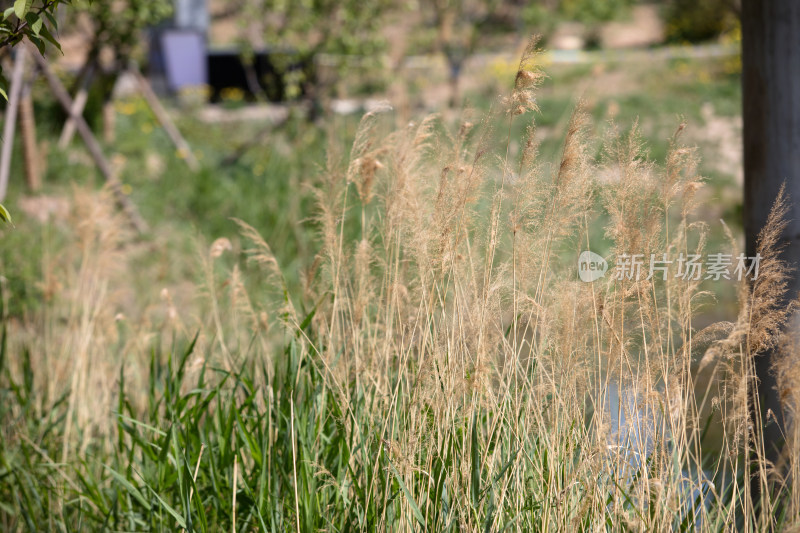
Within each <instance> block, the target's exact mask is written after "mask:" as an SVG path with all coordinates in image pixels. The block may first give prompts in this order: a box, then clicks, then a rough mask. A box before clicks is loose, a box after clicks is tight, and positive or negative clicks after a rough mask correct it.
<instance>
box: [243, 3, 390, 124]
mask: <svg viewBox="0 0 800 533" xmlns="http://www.w3.org/2000/svg"><path fill="white" fill-rule="evenodd" d="M392 5H393V2H392V0H293V1H290V2H287V1H285V0H241V9H240V10H239V14H240V20H241V24H242V27H243V32H242V39H241V44H242V46H243V47H245V51H246V52H247V49H248V48H249V52H250V53H252V51H253V50H254V49H256V48H258V47H261V46H263V47H266V48H267V49H268V51H269V52H270V59H271V60H272V61H273V64H274V65H275V66H276V67H277V68H278V69H279V70H280V71H281V73H282V75H283V77H284V80H285V82H287V84H288V89H289V95H290V96H292V95H294V96H298V95H299V94H300V92H301V91H302V92H303V93H304V94H305V95H306V96H307V97H308V98H309V99H310V100H311V102H312V104H313V107H314V109H313V111H312V117H313V116H316V114H317V113H318V112H319V110H320V105H321V98H322V97H324V96H325V93H326V92H327V90H328V89H330V87H331V86H332V85H333V84H334V83H335V81H336V80H335V79H333V80H331V79H322V77H321V76H320V75H319V71H318V68H317V65H318V59H319V56H320V55H321V54H335V55H336V58H335V61H333V62H331V64H330V65H328V66H329V67H330V69H331V70H332V71H333V72H334V73H335V74H336V75H337V76H339V75H341V74H342V73H343V72H345V71H346V70H347V68H348V67H349V66H350V62H349V61H348V56H356V55H357V56H358V60H359V62H360V66H361V67H362V68H370V67H372V68H381V67H382V61H383V57H382V52H383V50H384V48H385V39H384V37H383V29H384V28H383V24H382V23H383V20H384V15H385V13H386V10H387V9H389V8H390V7H391V6H392ZM298 66H302V68H300V69H299V68H297V67H298Z"/></svg>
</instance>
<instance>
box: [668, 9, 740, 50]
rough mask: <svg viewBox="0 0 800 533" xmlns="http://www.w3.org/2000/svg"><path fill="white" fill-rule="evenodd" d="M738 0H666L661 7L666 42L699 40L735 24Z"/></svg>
mask: <svg viewBox="0 0 800 533" xmlns="http://www.w3.org/2000/svg"><path fill="white" fill-rule="evenodd" d="M740 9H741V7H740V2H739V0H703V1H702V2H698V1H697V0H667V1H666V2H664V6H663V17H664V24H665V38H666V40H667V42H673V43H681V42H690V43H696V42H702V41H708V40H710V39H715V38H717V37H719V36H720V35H721V34H722V33H724V32H725V31H727V30H730V29H731V28H732V27H733V26H734V25H736V24H738V17H737V15H738V13H739V11H740Z"/></svg>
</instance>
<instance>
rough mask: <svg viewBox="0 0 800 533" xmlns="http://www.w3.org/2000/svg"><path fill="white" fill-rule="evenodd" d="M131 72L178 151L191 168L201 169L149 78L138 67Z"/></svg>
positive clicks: (133, 67) (132, 68) (131, 69)
mask: <svg viewBox="0 0 800 533" xmlns="http://www.w3.org/2000/svg"><path fill="white" fill-rule="evenodd" d="M130 72H131V74H132V75H133V76H134V77H135V78H136V81H137V82H138V83H139V89H140V90H141V91H142V96H144V99H145V100H146V101H147V105H149V106H150V109H151V110H152V111H153V114H154V115H155V117H156V119H157V120H158V122H159V123H160V124H161V127H162V128H164V131H166V132H167V135H168V136H169V138H170V139H171V140H172V143H173V144H174V145H175V147H176V148H177V149H178V152H179V153H180V154H181V156H182V158H183V159H185V160H186V164H187V165H189V168H190V169H191V170H194V171H196V170H199V169H200V163H199V162H198V161H197V158H196V157H195V156H194V152H192V149H191V147H190V146H189V143H188V142H186V139H184V138H183V135H181V132H180V131H179V130H178V128H177V126H175V123H174V122H173V121H172V119H171V118H170V116H169V114H168V113H167V110H166V109H164V106H162V105H161V101H160V100H159V99H158V96H156V93H155V92H153V88H152V87H151V86H150V82H148V81H147V79H145V77H144V76H142V73H141V72H140V71H139V69H138V68H137V67H135V66H132V67H131V68H130Z"/></svg>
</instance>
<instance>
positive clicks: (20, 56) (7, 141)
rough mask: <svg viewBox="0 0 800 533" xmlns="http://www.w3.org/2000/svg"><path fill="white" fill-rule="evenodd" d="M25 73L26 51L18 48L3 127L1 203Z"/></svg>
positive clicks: (9, 168)
mask: <svg viewBox="0 0 800 533" xmlns="http://www.w3.org/2000/svg"><path fill="white" fill-rule="evenodd" d="M24 73H25V50H24V49H23V48H22V47H18V48H17V56H16V58H15V59H14V72H13V74H12V75H11V94H10V95H9V97H8V106H7V107H6V122H5V124H4V125H3V140H2V142H3V148H2V151H0V202H1V201H3V200H4V199H5V197H6V192H7V191H8V177H9V174H10V173H11V154H12V152H13V149H14V133H15V128H16V124H17V110H18V109H19V100H20V95H21V93H22V84H23V83H24V81H23V75H24Z"/></svg>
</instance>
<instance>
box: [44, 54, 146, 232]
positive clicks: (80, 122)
mask: <svg viewBox="0 0 800 533" xmlns="http://www.w3.org/2000/svg"><path fill="white" fill-rule="evenodd" d="M29 46H30V45H29ZM32 52H33V51H32ZM31 56H33V58H34V60H35V61H36V64H37V65H39V68H41V70H42V73H43V74H44V76H45V78H46V79H47V83H48V84H49V85H50V90H51V91H52V92H53V96H55V97H56V100H58V101H59V103H60V104H61V106H62V107H63V108H64V110H65V111H67V112H69V110H70V109H72V105H73V102H72V98H70V96H69V93H68V92H67V90H66V89H65V88H64V86H63V85H62V84H61V81H60V80H59V79H58V77H57V76H56V75H55V74H54V73H53V71H52V69H51V68H50V65H49V64H48V63H47V60H46V59H45V58H43V57H42V56H41V55H39V54H38V53H31ZM75 127H76V129H77V130H78V134H79V135H80V136H81V138H82V139H83V142H84V143H85V144H86V148H87V149H88V150H89V155H91V156H92V159H93V160H94V163H95V165H96V166H97V169H98V170H99V171H100V174H102V175H103V178H104V179H105V180H106V182H107V183H108V185H109V187H110V188H111V191H112V192H113V193H114V197H115V198H116V200H117V203H118V204H119V206H120V208H121V209H122V210H123V212H125V214H127V215H128V218H130V221H131V224H132V225H133V227H134V228H135V229H136V231H138V232H139V233H145V232H147V223H146V222H145V221H144V219H143V218H142V217H141V215H140V214H139V211H138V210H137V209H136V206H135V205H133V203H132V202H131V200H130V198H128V197H127V196H126V195H125V193H123V192H122V188H121V187H120V183H119V180H118V179H117V177H116V176H115V175H114V173H113V172H112V171H111V165H110V164H109V162H108V160H107V159H106V157H105V156H104V155H103V150H102V149H101V148H100V144H99V143H98V142H97V139H95V137H94V134H92V130H91V129H90V128H89V125H88V124H86V120H84V118H83V117H82V116H77V117H75Z"/></svg>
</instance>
